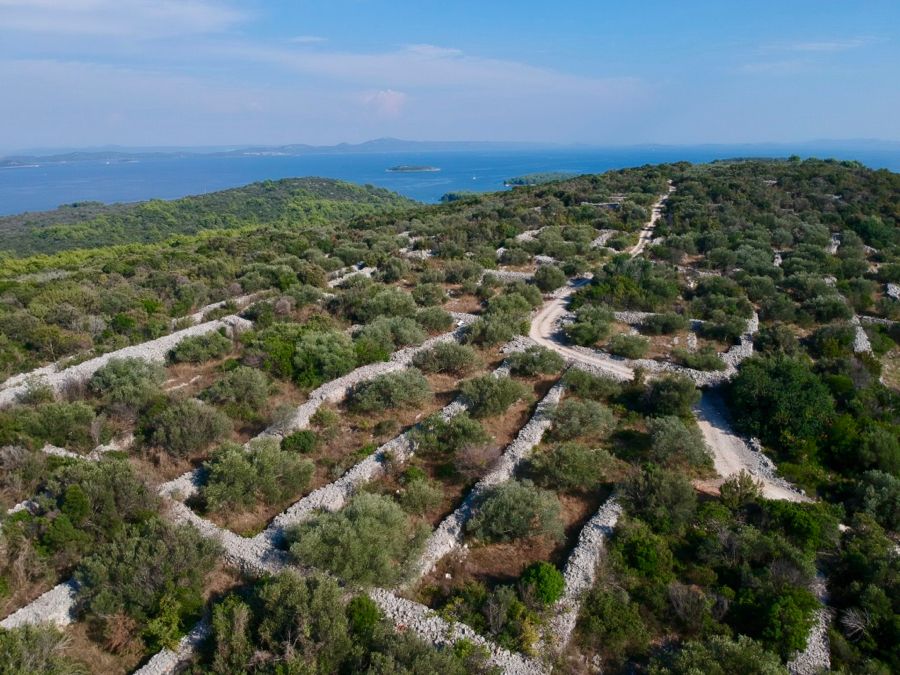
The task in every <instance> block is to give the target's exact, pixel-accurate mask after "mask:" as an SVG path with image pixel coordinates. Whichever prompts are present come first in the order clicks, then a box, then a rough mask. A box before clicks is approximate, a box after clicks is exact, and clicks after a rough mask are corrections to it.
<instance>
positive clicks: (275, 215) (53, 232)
mask: <svg viewBox="0 0 900 675" xmlns="http://www.w3.org/2000/svg"><path fill="white" fill-rule="evenodd" d="M406 203H408V202H407V200H406V199H404V198H403V197H400V196H399V195H396V194H393V193H390V192H388V191H386V190H381V189H377V188H373V187H359V186H357V185H353V184H350V183H345V182H342V181H337V180H331V179H325V178H288V179H284V180H274V181H264V182H261V183H254V184H252V185H248V186H246V187H240V188H235V189H233V190H223V191H222V192H213V193H210V194H206V195H199V196H196V197H185V198H183V199H175V200H172V201H162V200H159V199H156V200H152V201H149V202H141V203H138V204H112V205H109V206H107V205H104V204H98V203H96V202H80V203H75V204H68V205H65V206H61V207H59V208H58V209H56V210H55V211H47V212H38V213H25V214H21V215H15V216H3V217H0V255H2V252H4V251H8V252H10V253H12V254H13V255H17V256H28V255H34V254H37V253H55V252H57V251H67V250H71V249H79V248H100V247H106V246H112V245H116V244H131V243H148V242H158V241H163V240H165V239H168V238H170V237H173V236H175V235H191V234H197V233H198V232H202V231H204V230H224V229H236V228H241V227H247V226H255V225H261V224H266V223H290V222H305V223H312V222H329V221H332V220H339V219H342V218H347V217H350V216H353V215H357V214H360V213H365V212H367V211H369V210H377V209H385V208H391V209H399V208H402V207H403V206H404V205H405V204H406Z"/></svg>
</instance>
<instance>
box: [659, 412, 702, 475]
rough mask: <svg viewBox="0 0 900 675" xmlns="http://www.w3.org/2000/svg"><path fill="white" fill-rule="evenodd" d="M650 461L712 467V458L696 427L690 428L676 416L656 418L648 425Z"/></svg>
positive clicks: (691, 426)
mask: <svg viewBox="0 0 900 675" xmlns="http://www.w3.org/2000/svg"><path fill="white" fill-rule="evenodd" d="M647 426H648V431H649V432H650V438H651V444H650V459H651V460H652V461H654V462H657V463H659V464H669V465H672V464H681V463H686V464H687V465H688V466H694V467H711V466H712V458H711V457H710V455H709V450H708V449H707V447H706V443H705V442H704V440H703V434H701V433H700V430H699V429H698V428H697V427H696V425H694V424H691V425H690V426H688V425H687V424H685V423H684V422H682V421H681V418H679V417H675V416H671V415H670V416H667V417H654V418H653V419H651V420H650V421H649V422H648V424H647Z"/></svg>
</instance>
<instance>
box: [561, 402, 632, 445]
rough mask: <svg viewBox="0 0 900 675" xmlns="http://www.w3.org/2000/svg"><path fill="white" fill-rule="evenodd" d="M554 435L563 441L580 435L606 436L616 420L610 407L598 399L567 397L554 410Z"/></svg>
mask: <svg viewBox="0 0 900 675" xmlns="http://www.w3.org/2000/svg"><path fill="white" fill-rule="evenodd" d="M551 419H552V421H553V431H552V435H553V437H554V438H556V439H558V440H562V441H568V440H571V439H573V438H577V437H579V436H596V435H600V436H605V435H606V434H608V433H609V432H610V431H611V430H612V428H613V427H614V426H615V423H616V420H615V417H613V414H612V412H611V411H610V409H609V408H607V407H606V406H604V405H603V404H601V403H597V402H596V401H591V400H587V401H581V400H577V399H566V400H565V401H563V402H562V403H560V404H559V405H558V406H556V408H555V409H554V410H553V413H552V415H551Z"/></svg>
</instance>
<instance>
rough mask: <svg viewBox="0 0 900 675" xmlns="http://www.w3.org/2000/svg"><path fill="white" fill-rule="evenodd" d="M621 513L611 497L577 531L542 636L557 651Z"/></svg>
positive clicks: (575, 617)
mask: <svg viewBox="0 0 900 675" xmlns="http://www.w3.org/2000/svg"><path fill="white" fill-rule="evenodd" d="M621 515H622V507H621V505H620V504H619V502H618V501H617V500H616V499H615V497H611V498H610V499H608V500H607V501H606V502H605V503H604V504H603V506H601V507H600V509H599V510H598V511H597V513H596V514H595V515H594V516H593V518H591V519H590V520H589V521H588V522H587V524H586V525H585V526H584V529H582V530H581V534H579V535H578V544H576V546H575V548H574V549H573V550H572V553H571V555H569V559H568V561H566V567H565V569H564V570H563V578H564V579H565V582H566V585H565V590H564V591H563V596H562V598H560V599H559V601H557V603H556V605H555V607H554V615H553V618H552V619H551V620H550V624H549V626H548V629H547V635H546V636H545V638H544V641H545V643H546V644H548V645H550V646H552V647H553V648H554V649H555V650H557V651H562V650H563V649H565V647H566V645H568V644H569V641H570V640H571V639H572V633H573V632H574V631H575V623H576V622H577V620H578V612H579V611H580V609H581V601H582V598H583V597H584V594H585V593H587V592H588V591H589V590H590V589H591V588H593V586H594V583H595V582H596V581H597V566H598V564H599V563H600V559H601V557H602V556H603V552H604V550H605V546H606V541H607V539H608V538H609V537H610V535H611V534H612V532H613V530H614V529H615V527H616V523H617V522H618V521H619V517H620V516H621Z"/></svg>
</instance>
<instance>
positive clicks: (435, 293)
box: [412, 283, 447, 307]
mask: <svg viewBox="0 0 900 675" xmlns="http://www.w3.org/2000/svg"><path fill="white" fill-rule="evenodd" d="M412 297H413V300H415V301H416V303H417V304H419V305H422V306H423V307H431V306H433V305H440V304H442V303H443V302H444V300H446V299H447V294H446V293H444V289H443V287H442V286H441V285H440V284H434V283H426V284H417V285H416V287H415V288H413V289H412Z"/></svg>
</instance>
